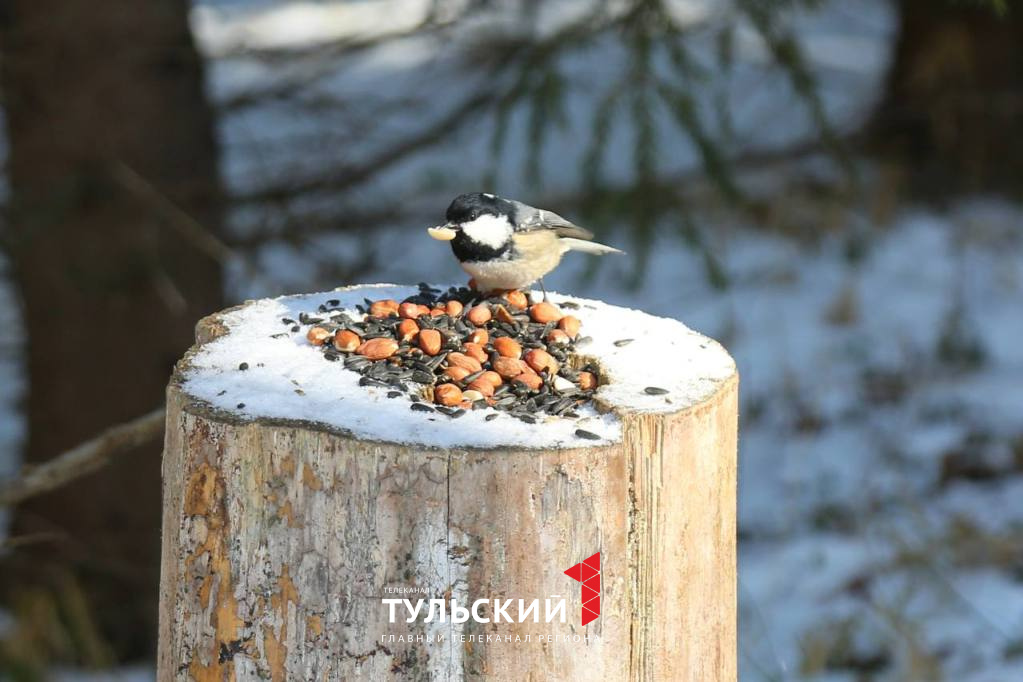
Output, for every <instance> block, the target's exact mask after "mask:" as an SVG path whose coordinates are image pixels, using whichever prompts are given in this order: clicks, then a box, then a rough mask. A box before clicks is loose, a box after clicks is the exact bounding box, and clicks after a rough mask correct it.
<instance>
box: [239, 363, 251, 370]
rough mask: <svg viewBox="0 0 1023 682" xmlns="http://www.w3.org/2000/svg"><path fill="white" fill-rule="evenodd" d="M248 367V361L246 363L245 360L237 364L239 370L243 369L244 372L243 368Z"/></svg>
mask: <svg viewBox="0 0 1023 682" xmlns="http://www.w3.org/2000/svg"><path fill="white" fill-rule="evenodd" d="M248 368H249V363H247V362H243V363H241V364H240V365H238V369H240V370H241V371H243V372H244V371H245V370H247V369H248Z"/></svg>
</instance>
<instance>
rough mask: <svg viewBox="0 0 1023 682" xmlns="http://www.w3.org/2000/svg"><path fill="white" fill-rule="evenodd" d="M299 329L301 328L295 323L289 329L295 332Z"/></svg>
mask: <svg viewBox="0 0 1023 682" xmlns="http://www.w3.org/2000/svg"><path fill="white" fill-rule="evenodd" d="M299 329H301V327H299V326H298V325H297V324H296V325H295V326H294V327H292V328H291V331H293V332H297V331H299Z"/></svg>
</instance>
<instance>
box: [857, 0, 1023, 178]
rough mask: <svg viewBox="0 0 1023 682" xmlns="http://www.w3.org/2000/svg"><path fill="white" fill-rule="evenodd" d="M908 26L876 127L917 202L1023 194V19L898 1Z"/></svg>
mask: <svg viewBox="0 0 1023 682" xmlns="http://www.w3.org/2000/svg"><path fill="white" fill-rule="evenodd" d="M897 6H898V12H899V20H900V22H901V25H900V28H899V35H898V39H897V42H896V50H895V57H894V63H893V66H892V68H891V70H890V72H889V75H888V82H887V85H886V88H885V92H884V95H883V99H882V101H881V103H880V105H879V106H878V108H877V110H876V112H875V116H874V119H873V121H872V123H871V125H870V127H869V129H868V133H869V135H868V140H869V141H870V142H871V144H872V146H873V149H874V151H875V152H877V153H878V154H879V155H880V156H881V158H883V159H888V160H890V161H892V162H894V163H895V165H896V166H897V167H898V168H899V169H900V171H901V172H905V173H906V175H907V177H906V179H907V181H908V184H909V188H910V189H911V191H912V192H913V193H914V194H916V195H919V196H925V197H941V196H946V195H948V194H949V193H954V192H971V191H995V190H1000V191H1007V192H1010V193H1012V194H1019V193H1020V191H1021V189H1023V12H1021V11H1020V10H1019V9H1018V8H1010V9H1009V11H1008V12H1007V14H1006V15H1005V16H999V15H998V14H997V13H996V12H995V11H994V10H993V9H992V7H991V6H990V5H985V4H984V3H970V2H953V1H952V0H940V1H939V2H935V1H934V0H898V2H897Z"/></svg>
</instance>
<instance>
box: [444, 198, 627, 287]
mask: <svg viewBox="0 0 1023 682" xmlns="http://www.w3.org/2000/svg"><path fill="white" fill-rule="evenodd" d="M427 231H428V232H429V234H430V236H431V237H433V238H434V239H439V240H441V241H449V242H451V250H452V251H454V253H455V258H457V259H458V262H459V263H460V264H461V266H462V269H463V270H465V271H466V272H467V273H469V276H470V277H472V278H473V279H475V280H476V287H477V288H478V289H479V290H481V291H494V290H502V289H504V290H507V289H521V288H523V287H527V286H529V285H530V284H532V283H533V282H536V281H538V280H539V281H540V288H541V289H543V280H542V278H543V276H544V275H546V274H547V273H548V272H550V271H551V270H553V269H554V268H556V267H557V266H558V263H560V262H561V257H562V256H563V255H565V253H566V252H568V251H582V252H583V253H592V254H595V255H598V256H602V255H604V254H605V253H622V252H621V251H619V250H618V249H616V248H614V247H611V246H606V245H604V244H598V243H596V242H593V241H590V240H591V239H593V233H592V232H590V231H589V230H586V229H583V228H581V227H579V226H578V225H575V224H574V223H572V222H569V221H568V220H566V219H564V218H562V217H561V216H559V215H558V214H557V213H553V212H551V211H545V210H543V209H541V208H533V207H532V206H528V205H526V204H523V203H522V202H520V201H514V200H512V199H502V198H501V197H499V196H496V195H494V194H485V193H482V192H475V193H472V194H462V195H461V196H458V197H456V198H455V200H454V201H452V202H451V205H450V206H448V212H447V224H446V225H441V226H439V227H431V228H429V230H427ZM544 294H545V296H546V291H544Z"/></svg>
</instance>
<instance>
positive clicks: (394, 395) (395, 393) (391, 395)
mask: <svg viewBox="0 0 1023 682" xmlns="http://www.w3.org/2000/svg"><path fill="white" fill-rule="evenodd" d="M400 395H401V391H388V392H387V397H388V398H397V397H399V396H400Z"/></svg>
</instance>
